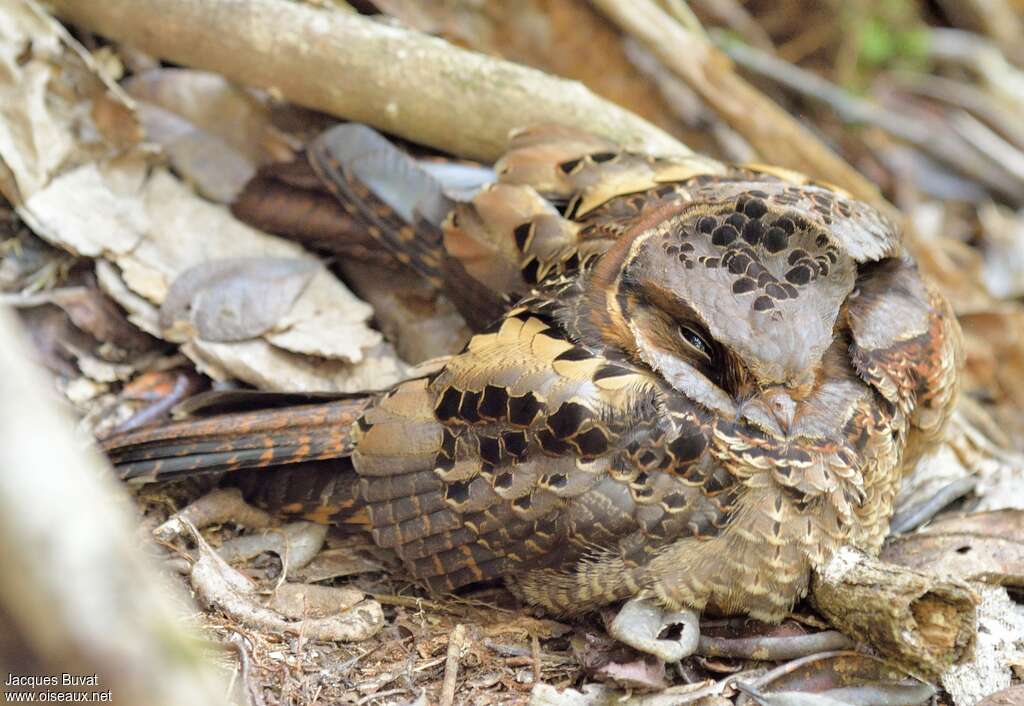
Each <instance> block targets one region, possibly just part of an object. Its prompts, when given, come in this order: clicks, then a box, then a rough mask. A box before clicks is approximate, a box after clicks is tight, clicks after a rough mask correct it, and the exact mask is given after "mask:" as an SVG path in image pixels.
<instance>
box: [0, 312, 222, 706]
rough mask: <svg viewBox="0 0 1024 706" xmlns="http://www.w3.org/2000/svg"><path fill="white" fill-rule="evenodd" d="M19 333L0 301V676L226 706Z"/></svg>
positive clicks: (124, 700)
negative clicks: (69, 680) (65, 679)
mask: <svg viewBox="0 0 1024 706" xmlns="http://www.w3.org/2000/svg"><path fill="white" fill-rule="evenodd" d="M18 329H19V326H18V324H17V322H16V321H15V319H14V318H13V317H12V316H11V315H10V313H9V312H8V311H7V310H6V309H0V340H3V341H4V345H3V346H0V370H3V375H0V469H3V472H0V556H2V557H3V566H2V569H0V673H2V672H8V673H10V674H14V675H17V676H27V675H29V674H38V675H47V676H52V675H58V679H60V675H61V674H63V673H68V674H71V675H76V676H86V677H87V676H90V675H94V674H95V675H97V677H98V682H97V683H96V684H94V685H90V684H88V683H87V684H86V685H85V686H84V687H82V688H84V689H86V690H88V691H97V692H105V691H110V692H111V695H110V696H111V700H112V702H113V703H121V704H133V705H134V706H164V705H166V706H170V705H171V704H183V703H188V704H223V703H225V697H224V687H223V685H221V684H219V680H218V679H217V678H216V676H215V675H214V674H213V673H212V670H211V669H210V668H209V667H207V666H206V664H205V661H204V655H203V654H202V652H201V651H200V649H199V647H198V643H197V641H196V640H195V638H194V637H192V636H190V635H189V634H188V633H187V632H186V631H185V629H184V628H183V627H182V626H181V624H180V621H181V616H180V615H179V614H178V612H177V611H176V610H175V609H174V608H173V606H172V605H171V603H170V602H169V600H168V597H167V594H166V591H167V589H165V588H164V587H163V586H162V585H161V584H160V581H159V579H158V578H157V577H156V574H155V573H154V569H153V568H152V567H151V566H149V565H148V564H147V562H146V560H145V559H144V557H143V556H142V554H141V552H140V551H139V548H138V546H137V543H136V541H135V540H134V539H133V538H134V537H135V535H136V529H135V527H134V526H133V523H132V522H131V521H130V520H129V518H128V512H127V503H126V502H124V501H123V500H124V493H123V490H121V489H119V488H118V487H117V485H116V484H115V481H114V479H113V474H111V473H110V472H109V471H108V470H107V469H106V468H105V464H104V463H103V461H102V460H101V458H100V456H99V454H98V453H97V452H95V451H92V450H90V449H87V448H84V447H83V444H82V443H81V441H80V440H78V439H76V438H75V436H74V433H73V431H72V422H71V419H70V418H69V417H67V416H66V415H65V414H63V413H61V411H60V410H59V409H58V408H57V406H56V403H55V401H54V400H53V398H52V397H51V395H49V394H47V392H46V390H47V388H48V387H51V385H50V384H49V383H47V382H46V380H45V379H44V376H43V375H42V374H41V372H40V371H38V370H36V369H35V367H34V366H33V364H32V363H30V362H29V360H30V353H29V350H28V346H27V345H26V344H25V343H24V341H23V338H22V335H21V331H20V330H18ZM5 679H6V677H5ZM15 690H17V689H15ZM28 690H29V689H28V687H26V688H25V689H24V691H28ZM47 690H48V691H49V692H50V693H49V694H48V695H58V693H59V695H63V696H67V695H68V692H69V691H73V690H75V688H69V687H67V686H62V685H60V682H58V685H56V686H52V687H47Z"/></svg>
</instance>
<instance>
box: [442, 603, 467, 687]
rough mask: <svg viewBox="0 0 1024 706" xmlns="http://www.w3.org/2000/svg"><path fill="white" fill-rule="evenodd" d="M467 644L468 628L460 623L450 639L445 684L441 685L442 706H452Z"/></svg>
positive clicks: (445, 665) (445, 666)
mask: <svg viewBox="0 0 1024 706" xmlns="http://www.w3.org/2000/svg"><path fill="white" fill-rule="evenodd" d="M465 643H466V626H465V625H463V624H462V623H459V624H458V625H456V626H455V629H454V630H452V634H451V636H450V637H449V638H448V656H447V658H446V659H445V663H444V682H443V683H442V684H441V701H440V704H441V706H452V703H453V702H454V701H455V684H456V681H457V680H458V678H459V660H460V659H461V658H462V649H463V647H464V646H465Z"/></svg>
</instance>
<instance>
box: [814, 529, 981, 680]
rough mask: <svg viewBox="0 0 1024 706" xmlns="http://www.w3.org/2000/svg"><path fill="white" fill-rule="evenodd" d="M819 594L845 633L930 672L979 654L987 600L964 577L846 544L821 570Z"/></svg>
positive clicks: (817, 597)
mask: <svg viewBox="0 0 1024 706" xmlns="http://www.w3.org/2000/svg"><path fill="white" fill-rule="evenodd" d="M811 598H812V601H813V602H814V605H815V607H816V608H817V609H818V610H819V611H820V612H821V613H822V614H823V615H824V616H825V617H826V618H828V619H829V622H831V623H832V624H833V625H834V626H835V627H836V628H838V629H839V630H841V631H842V632H843V633H845V634H846V635H848V636H850V637H852V638H854V639H855V640H858V641H859V642H865V643H867V644H870V645H871V646H872V647H874V648H875V649H877V650H879V652H881V654H882V656H884V657H886V658H888V659H892V660H894V661H896V662H898V663H900V664H901V665H903V666H906V667H908V668H910V669H911V670H913V671H914V672H916V673H918V674H920V675H922V676H924V677H927V678H934V677H937V676H939V675H940V674H942V672H944V671H946V669H948V668H949V667H950V666H952V665H953V664H958V663H960V662H962V661H964V660H966V659H970V658H971V656H972V655H973V652H974V639H975V623H976V614H975V613H976V611H975V608H976V606H977V604H978V600H979V599H978V596H977V594H976V593H975V592H974V591H972V590H971V589H970V588H969V587H968V586H967V585H966V584H965V583H963V582H961V581H956V580H954V579H946V578H941V577H937V576H934V575H932V574H928V573H925V572H922V571H915V570H914V569H908V568H906V567H902V566H898V565H896V564H888V563H886V562H883V561H879V560H878V559H873V558H871V557H869V556H867V555H866V554H862V553H860V552H857V551H856V550H853V549H843V550H841V551H840V552H838V553H837V554H836V556H834V557H833V558H832V560H831V561H830V562H829V563H828V564H827V565H826V566H825V567H824V568H823V569H821V570H820V571H817V572H815V575H814V578H813V582H812V586H811Z"/></svg>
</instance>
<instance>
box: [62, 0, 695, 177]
mask: <svg viewBox="0 0 1024 706" xmlns="http://www.w3.org/2000/svg"><path fill="white" fill-rule="evenodd" d="M50 5H51V6H52V7H53V8H54V10H55V11H56V12H57V13H58V14H59V15H62V16H63V17H64V18H65V19H67V20H70V21H72V22H75V23H77V24H78V25H80V26H82V27H83V28H85V29H88V30H90V31H93V32H97V33H99V34H102V35H105V36H108V37H111V38H114V39H116V40H118V41H121V42H124V43H126V44H129V45H131V46H134V47H136V48H138V49H141V50H142V51H144V52H147V53H149V54H152V55H155V56H158V57H160V58H162V59H168V60H171V61H174V62H177V63H180V64H183V65H186V66H191V67H195V68H201V69H207V70H210V71H215V72H218V73H221V74H223V75H224V76H227V77H228V78H230V79H232V80H234V81H238V82H240V83H243V84H247V85H250V86H256V87H259V88H265V89H267V90H269V91H271V92H272V93H273V94H275V95H280V96H281V97H283V98H286V99H288V100H290V101H293V102H295V103H298V104H300V105H304V106H306V107H309V108H315V109H317V110H322V111H325V112H328V113H331V114H333V115H337V116H339V117H342V118H346V119H349V120H354V121H358V122H362V123H366V124H368V125H372V126H373V127H376V128H379V129H381V130H384V131H386V132H390V133H393V134H396V135H400V136H402V137H405V138H407V139H409V140H412V141H414V142H418V143H421V144H425V145H430V146H432V147H435V148H437V149H441V150H444V151H447V152H451V153H453V154H456V155H460V156H464V157H471V158H475V159H481V160H485V161H493V160H495V159H497V158H498V157H499V156H500V155H501V154H502V152H503V151H504V149H505V145H506V141H507V139H508V133H509V131H510V130H512V129H514V128H517V127H523V126H527V125H531V124H535V123H540V122H557V123H562V124H566V125H573V126H576V127H580V128H583V129H585V130H588V131H590V132H593V133H595V134H598V135H601V136H604V137H607V138H610V139H612V140H615V141H617V142H619V143H620V144H623V145H625V146H627V147H631V148H634V149H641V150H645V151H651V152H658V153H663V154H686V153H688V152H689V149H688V148H687V147H686V146H685V145H683V144H682V143H680V142H679V141H677V140H676V139H675V138H673V137H671V136H669V135H668V134H667V133H665V132H662V131H661V130H660V129H658V128H656V127H654V126H653V125H651V124H650V123H648V122H647V121H645V120H643V119H642V118H639V117H637V116H636V115H634V114H633V113H631V112H629V111H627V110H625V109H623V108H620V107H619V106H617V105H614V104H613V103H610V102H608V101H606V100H604V99H602V98H599V97H597V96H596V95H594V94H593V93H591V92H590V91H589V90H588V89H587V88H586V87H584V86H583V85H582V84H580V83H578V82H575V81H567V80H564V79H560V78H555V77H553V76H550V75H548V74H545V73H543V72H540V71H536V70H534V69H530V68H526V67H524V66H521V65H519V64H514V63H512V62H508V61H502V60H499V59H494V58H491V57H487V56H484V55H482V54H477V53H475V52H470V51H466V50H464V49H459V48H457V47H454V46H452V45H451V44H449V43H447V42H445V41H443V40H440V39H435V38H433V37H428V36H426V35H424V34H420V33H418V32H413V31H410V30H406V29H401V28H398V27H393V26H389V25H385V24H382V23H380V22H375V21H373V20H370V19H367V18H365V17H361V16H359V15H356V14H354V13H344V12H338V11H331V10H326V9H317V8H313V7H309V6H308V5H304V4H301V3H295V2H284V1H283V0H221V1H220V2H216V3H210V2H206V1H205V0H104V2H79V1H78V0H52V1H51V2H50Z"/></svg>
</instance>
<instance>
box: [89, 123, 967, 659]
mask: <svg viewBox="0 0 1024 706" xmlns="http://www.w3.org/2000/svg"><path fill="white" fill-rule="evenodd" d="M361 130H362V131H366V130H367V128H362V127H360V126H342V127H341V128H336V129H335V130H334V131H332V132H331V133H328V134H327V135H326V136H324V137H323V138H321V139H320V140H319V141H318V142H317V143H316V144H315V145H314V146H313V147H312V149H311V155H312V158H313V162H314V164H315V165H316V167H317V170H318V171H319V172H320V173H321V175H322V176H323V177H324V178H325V179H326V180H327V182H328V183H330V184H331V185H332V188H334V189H335V190H336V191H337V193H338V196H339V198H341V199H342V202H343V203H344V204H345V207H346V209H347V210H348V211H349V212H350V214H351V215H352V216H353V217H356V218H361V219H362V220H363V222H364V223H365V224H366V227H367V228H369V229H370V232H371V234H373V235H374V236H375V237H378V238H379V239H380V240H381V241H382V242H383V243H384V244H385V245H387V246H388V247H389V248H391V249H392V250H393V251H394V252H395V253H396V254H397V256H398V257H399V258H400V259H401V260H402V261H403V262H406V263H407V264H409V265H411V266H412V267H414V268H415V269H417V270H418V271H419V272H421V273H422V274H423V275H424V276H425V277H427V278H428V279H430V280H431V281H432V282H434V283H435V284H437V285H438V286H439V287H445V288H446V289H447V291H450V292H453V293H454V294H455V298H456V301H457V302H460V307H461V308H462V309H463V311H465V312H466V313H467V318H468V319H469V320H471V321H472V320H473V319H474V318H476V319H480V318H486V314H481V313H480V312H481V311H484V312H486V311H489V310H491V309H492V308H493V306H494V305H495V302H497V303H498V304H499V305H500V303H502V302H506V301H507V302H511V305H510V306H509V307H508V308H507V311H506V313H504V315H503V316H502V317H501V318H500V319H499V320H498V321H497V323H495V324H494V325H492V326H491V327H490V328H489V329H487V330H485V331H483V332H481V333H479V334H478V335H476V336H474V337H473V338H472V339H471V340H470V341H469V343H468V345H467V346H466V348H465V349H464V350H463V351H462V352H461V353H460V354H458V355H456V356H454V357H452V358H451V359H450V360H448V361H447V363H446V364H445V365H444V367H443V369H442V370H441V371H440V372H438V373H435V374H432V375H429V376H426V377H422V378H418V379H413V380H409V381H407V382H403V383H401V384H398V385H396V386H395V387H393V388H392V389H390V390H388V391H386V392H383V393H380V394H372V395H368V396H365V397H363V398H359V399H343V400H338V401H333V402H324V403H319V404H312V405H305V406H299V407H293V408H285V409H268V410H263V411H258V412H241V413H236V414H231V415H226V416H214V417H212V418H210V419H200V420H192V421H185V422H178V423H174V424H169V425H166V426H164V427H159V428H156V429H153V430H143V431H139V432H134V433H130V434H127V435H123V436H120V437H117V438H114V439H110V440H108V441H107V442H106V443H105V446H106V448H107V450H108V451H109V452H110V454H111V456H112V457H113V459H114V461H115V462H116V463H117V464H118V465H119V466H120V467H121V471H122V473H123V474H124V476H125V477H128V478H133V477H134V478H144V479H165V478H175V477H180V476H181V475H187V474H194V473H197V472H206V471H216V470H232V469H242V468H253V467H264V466H276V467H277V468H276V469H275V471H274V472H273V473H268V472H267V471H260V472H258V473H256V474H251V475H250V476H249V477H248V478H247V479H246V482H245V483H244V484H243V485H244V487H246V488H247V492H248V494H249V497H251V498H253V499H254V500H256V501H258V502H259V503H260V504H262V505H264V506H265V507H269V508H271V509H272V510H274V511H276V512H278V513H281V514H290V515H295V516H301V517H305V518H309V519H313V520H316V521H319V522H325V523H336V524H353V523H354V524H359V525H363V526H365V528H367V529H368V530H369V532H370V533H371V534H372V536H373V539H374V540H375V541H376V543H377V544H378V545H379V546H381V547H383V548H387V549H389V550H393V551H394V553H395V554H396V555H397V556H398V557H399V558H400V559H401V561H402V563H403V564H404V566H405V568H406V569H407V570H408V572H409V573H410V574H411V575H412V576H413V577H415V578H417V579H419V580H421V581H422V582H423V583H424V584H426V585H427V586H428V587H429V588H431V589H433V590H435V591H442V592H443V591H453V590H455V589H458V588H460V587H462V586H465V585H467V584H471V583H475V582H479V581H486V580H489V579H497V578H503V579H505V580H506V581H507V582H508V583H509V584H510V585H511V586H512V587H513V588H514V590H516V591H517V592H518V593H519V594H520V595H521V596H522V597H523V598H524V599H525V600H526V601H528V602H530V603H533V604H537V605H540V606H543V607H544V608H546V609H547V610H549V611H552V612H554V613H557V614H575V613H580V612H583V611H586V610H589V609H592V608H594V607H597V606H601V605H605V604H609V603H612V602H615V601H618V600H621V599H628V598H637V597H640V598H642V599H644V600H655V601H657V602H658V603H660V604H661V605H663V606H666V607H668V608H670V609H673V610H677V609H696V610H708V611H713V612H715V613H720V614H748V615H750V616H753V617H754V618H758V619H761V620H765V621H779V620H781V619H782V618H783V617H784V616H785V615H786V614H787V612H788V611H789V610H790V609H791V607H792V606H793V604H794V602H795V601H797V600H798V599H799V598H801V597H802V596H804V595H805V594H806V592H807V589H808V581H809V575H810V572H811V570H812V569H813V568H814V567H816V566H819V565H821V564H822V563H823V562H825V561H826V560H827V559H828V558H829V557H830V556H831V555H832V554H833V553H834V552H835V551H836V550H837V549H838V548H839V547H842V546H844V545H853V546H855V547H858V548H860V549H862V550H864V551H867V552H870V553H877V551H878V549H879V547H880V545H881V542H882V540H883V538H884V537H885V535H886V533H887V530H888V521H889V517H890V515H891V514H892V512H893V502H894V498H895V496H896V493H897V491H898V489H899V486H900V479H901V476H902V474H903V469H905V468H907V467H909V465H910V464H911V463H912V462H913V460H914V459H915V458H916V457H917V456H918V454H920V453H921V451H922V450H924V449H927V447H928V446H929V444H930V443H931V442H933V441H935V440H936V439H937V438H938V437H939V436H940V434H941V433H942V431H943V427H944V425H945V423H946V421H947V418H948V417H949V414H950V411H951V408H952V406H953V404H954V401H955V397H956V395H957V388H958V367H959V365H960V362H961V352H960V333H959V329H958V326H957V323H956V320H955V318H954V317H953V315H952V313H951V310H950V307H949V305H948V303H947V302H946V301H945V300H944V299H943V298H942V296H940V295H939V294H938V293H937V292H936V291H935V290H934V289H932V288H931V287H930V286H929V285H928V284H927V283H926V282H925V281H924V280H923V279H922V277H921V276H920V274H919V272H918V270H917V268H916V266H915V265H914V263H913V262H912V261H911V260H910V258H909V257H908V255H907V254H906V252H905V251H904V250H903V249H902V247H901V245H900V239H899V234H898V231H897V229H896V228H895V227H894V226H893V225H892V224H891V223H889V222H888V221H887V220H886V219H885V218H884V217H883V216H882V215H881V214H880V213H879V212H877V211H876V210H875V209H873V208H871V207H870V206H868V205H866V204H864V203H860V202H858V201H856V200H854V199H853V198H852V197H850V196H849V195H848V194H846V193H845V192H843V191H841V190H840V189H837V188H835V187H830V186H826V185H824V184H820V183H815V182H813V181H811V180H809V179H808V178H806V177H803V176H801V175H799V174H796V173H793V172H789V171H785V170H781V169H774V168H768V167H761V166H739V167H733V166H725V165H722V164H719V163H717V162H714V161H712V160H709V159H706V158H702V157H697V156H691V157H681V158H653V157H649V156H646V155H641V154H633V153H629V152H623V151H622V150H621V149H620V148H619V147H618V146H617V145H615V144H613V143H610V142H607V141H606V140H603V139H600V138H596V137H593V136H590V135H587V134H582V133H579V132H576V131H573V130H570V129H567V128H559V127H552V126H545V127H541V128H535V129H531V130H526V131H523V132H520V133H518V134H516V135H515V136H514V137H513V138H512V140H511V145H510V148H509V151H508V153H507V154H506V156H505V157H504V158H503V159H502V160H501V161H500V162H499V163H498V164H497V165H496V167H495V172H496V174H497V182H496V183H494V184H492V185H490V186H487V187H485V188H483V189H482V190H480V191H479V192H478V193H477V194H476V195H475V196H474V197H473V198H472V199H466V200H459V199H453V198H451V197H450V196H449V195H447V194H446V193H445V191H444V189H443V188H442V187H441V186H439V185H438V184H437V183H435V182H433V181H431V180H430V179H425V178H422V175H414V176H412V177H410V174H412V173H413V172H415V171H416V166H415V163H414V162H412V160H410V159H408V158H407V157H404V156H402V155H400V154H399V153H397V152H396V151H395V150H394V148H390V149H391V153H388V152H387V150H388V149H389V147H385V146H384V145H383V144H378V143H377V142H376V141H375V140H378V139H379V140H381V142H385V143H386V141H383V138H380V137H379V136H375V137H374V136H373V135H371V136H370V137H369V138H367V136H366V135H365V134H363V133H360V132H359V131H361ZM360 135H362V137H360ZM374 135H375V134H374ZM363 138H366V139H368V140H369V143H370V144H372V145H374V147H373V149H368V148H366V146H365V144H364V143H363V142H361V141H360V140H363ZM353 145H362V147H353ZM385 153H387V156H386V158H382V157H381V155H382V154H385ZM392 153H394V154H392ZM368 154H369V155H371V157H367V155H368ZM396 154H398V156H396ZM372 155H376V157H373V156H372ZM396 160H397V161H396ZM396 164H397V165H403V166H400V168H399V167H396V166H395V165H396ZM368 165H369V166H368ZM374 165H376V167H375V166H374ZM381 165H384V166H381ZM396 174H397V175H398V176H395V179H396V180H397V181H398V182H401V183H402V184H405V186H400V187H398V188H396V189H393V190H392V191H393V192H392V193H388V183H387V179H388V178H390V176H392V175H396ZM403 175H404V176H403ZM403 180H404V181H403ZM381 184H383V186H381ZM467 293H468V294H469V295H468V296H467ZM460 294H461V296H460ZM627 641H628V640H627Z"/></svg>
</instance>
